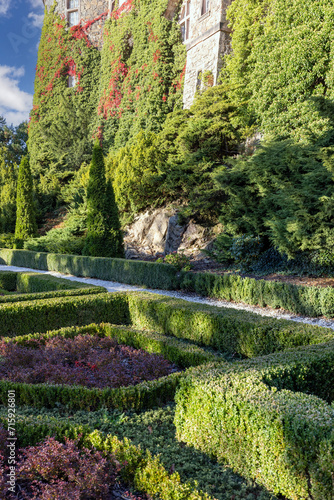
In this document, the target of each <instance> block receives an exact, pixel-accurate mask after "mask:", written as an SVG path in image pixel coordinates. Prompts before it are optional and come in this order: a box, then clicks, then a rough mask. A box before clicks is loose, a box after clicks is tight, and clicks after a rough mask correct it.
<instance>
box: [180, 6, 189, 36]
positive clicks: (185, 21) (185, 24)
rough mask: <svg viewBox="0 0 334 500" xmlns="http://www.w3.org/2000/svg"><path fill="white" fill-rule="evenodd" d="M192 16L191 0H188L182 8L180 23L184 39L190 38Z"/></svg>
mask: <svg viewBox="0 0 334 500" xmlns="http://www.w3.org/2000/svg"><path fill="white" fill-rule="evenodd" d="M190 16H191V0H186V1H185V2H184V3H183V5H182V8H181V12H180V16H179V25H180V28H181V36H182V41H183V42H184V43H186V42H187V40H189V38H190Z"/></svg>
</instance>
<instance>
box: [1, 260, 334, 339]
mask: <svg viewBox="0 0 334 500" xmlns="http://www.w3.org/2000/svg"><path fill="white" fill-rule="evenodd" d="M0 271H31V272H36V273H42V274H50V275H51V276H55V277H56V278H65V279H68V280H70V281H78V282H79V283H86V284H90V285H96V286H103V287H104V288H106V290H107V291H108V292H109V293H114V292H126V291H131V292H149V293H156V294H159V295H165V296H167V297H174V298H177V299H183V300H187V301H188V302H196V303H199V304H207V305H210V306H217V307H228V308H231V309H239V310H242V311H249V312H253V313H255V314H259V315H261V316H268V317H271V318H278V319H289V320H292V321H296V322H300V323H308V324H310V325H318V326H325V327H327V328H331V329H332V330H334V319H333V320H330V319H327V318H310V317H307V316H299V315H295V314H292V313H289V312H286V311H284V312H282V311H281V310H277V309H272V308H270V307H258V306H251V305H248V304H242V303H238V304H237V303H234V302H227V301H226V300H216V299H208V298H205V297H201V296H199V295H196V294H187V293H184V292H171V291H167V290H153V289H150V288H141V287H138V286H133V285H126V284H125V283H117V282H115V281H104V280H98V279H94V278H78V277H77V276H72V275H70V274H61V273H58V272H54V271H40V270H38V269H29V268H27V267H15V266H4V265H0Z"/></svg>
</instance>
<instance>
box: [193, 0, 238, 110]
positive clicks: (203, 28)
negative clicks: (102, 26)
mask: <svg viewBox="0 0 334 500" xmlns="http://www.w3.org/2000/svg"><path fill="white" fill-rule="evenodd" d="M202 1H203V0H192V2H191V13H190V37H189V38H190V40H189V41H188V43H187V45H186V48H187V66H186V73H185V80H184V98H183V103H184V107H185V108H189V107H190V106H191V104H192V102H193V100H194V96H195V93H196V90H199V89H200V87H201V82H200V81H199V79H198V76H199V74H200V73H201V72H205V71H210V72H211V73H212V76H213V85H216V83H217V78H218V75H219V72H220V70H221V67H222V62H223V61H222V56H223V55H224V54H226V53H228V52H229V51H230V29H229V28H228V26H227V22H226V9H227V7H228V5H229V4H230V3H231V0H210V5H209V10H208V12H207V13H206V14H204V15H201V8H202Z"/></svg>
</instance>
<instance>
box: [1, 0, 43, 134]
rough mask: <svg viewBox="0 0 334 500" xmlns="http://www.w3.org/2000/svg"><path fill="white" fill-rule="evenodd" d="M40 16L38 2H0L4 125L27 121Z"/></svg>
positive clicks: (39, 3)
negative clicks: (5, 122)
mask: <svg viewBox="0 0 334 500" xmlns="http://www.w3.org/2000/svg"><path fill="white" fill-rule="evenodd" d="M43 12H44V6H43V2H42V0H0V115H1V116H4V118H6V120H7V124H8V125H11V124H13V125H18V124H19V123H21V122H22V121H23V120H27V119H28V117H29V112H30V109H31V107H32V96H33V91H34V78H35V67H36V62H37V50H38V42H39V39H40V35H41V27H42V22H43Z"/></svg>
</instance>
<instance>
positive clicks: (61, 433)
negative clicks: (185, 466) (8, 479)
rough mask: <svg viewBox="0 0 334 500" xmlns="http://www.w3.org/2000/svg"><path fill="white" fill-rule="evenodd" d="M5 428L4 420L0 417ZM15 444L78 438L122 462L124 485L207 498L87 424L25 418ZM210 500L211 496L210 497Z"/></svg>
mask: <svg viewBox="0 0 334 500" xmlns="http://www.w3.org/2000/svg"><path fill="white" fill-rule="evenodd" d="M0 421H1V423H2V424H3V425H4V427H5V428H7V421H6V419H2V418H1V419H0ZM16 434H17V437H18V441H17V446H21V447H25V446H35V445H36V444H38V443H39V442H41V441H43V440H44V439H45V438H46V437H48V436H53V437H55V438H56V439H57V440H58V441H60V442H64V441H65V438H69V439H79V444H80V446H81V447H85V448H94V449H96V450H99V451H101V452H103V453H104V454H105V455H106V456H108V454H112V455H113V456H114V457H115V458H116V460H118V461H119V462H120V463H121V464H125V467H124V469H123V470H122V472H121V475H122V480H123V481H124V483H125V484H126V485H129V486H132V487H134V488H135V489H136V490H137V491H139V492H142V493H147V494H148V495H150V496H152V497H154V498H156V497H158V498H160V499H161V500H171V499H175V500H176V499H177V500H210V499H212V497H210V496H209V495H208V494H206V493H203V492H201V491H198V490H197V489H196V488H195V487H194V486H193V485H192V484H190V483H182V482H181V480H180V476H179V474H178V473H177V472H174V473H168V472H167V471H166V469H165V468H164V467H163V465H162V464H161V462H160V460H159V458H157V457H152V455H151V454H150V453H149V452H148V451H145V450H141V449H140V448H137V447H136V446H134V445H133V444H131V442H130V441H129V440H128V439H126V438H125V439H124V440H122V441H120V440H119V439H117V437H116V436H112V435H110V434H108V435H105V434H103V433H102V432H99V431H97V430H94V431H92V430H91V429H90V428H89V427H87V426H75V425H71V424H62V423H55V425H53V426H52V428H50V427H49V426H45V425H43V424H41V423H38V422H36V423H35V424H34V425H33V426H32V425H29V424H27V423H25V422H24V421H23V422H22V421H19V420H18V421H17V422H16ZM212 500H213V499H212Z"/></svg>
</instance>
